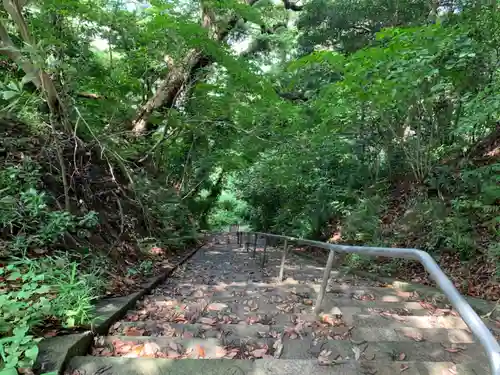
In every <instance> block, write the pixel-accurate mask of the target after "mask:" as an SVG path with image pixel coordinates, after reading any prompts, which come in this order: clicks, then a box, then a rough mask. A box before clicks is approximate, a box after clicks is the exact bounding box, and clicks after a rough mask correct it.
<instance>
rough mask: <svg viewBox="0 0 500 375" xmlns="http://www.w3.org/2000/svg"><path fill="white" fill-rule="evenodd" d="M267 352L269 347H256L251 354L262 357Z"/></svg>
mask: <svg viewBox="0 0 500 375" xmlns="http://www.w3.org/2000/svg"><path fill="white" fill-rule="evenodd" d="M266 353H267V348H261V349H255V350H253V351H252V352H251V353H250V354H251V355H252V356H253V357H255V358H262V357H263V356H264V354H266Z"/></svg>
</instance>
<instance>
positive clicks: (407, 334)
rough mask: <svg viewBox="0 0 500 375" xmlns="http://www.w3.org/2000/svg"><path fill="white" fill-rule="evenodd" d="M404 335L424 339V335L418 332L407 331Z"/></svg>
mask: <svg viewBox="0 0 500 375" xmlns="http://www.w3.org/2000/svg"><path fill="white" fill-rule="evenodd" d="M404 335H405V336H406V337H409V338H410V339H413V340H415V341H424V335H422V334H421V333H420V332H407V333H405V334H404Z"/></svg>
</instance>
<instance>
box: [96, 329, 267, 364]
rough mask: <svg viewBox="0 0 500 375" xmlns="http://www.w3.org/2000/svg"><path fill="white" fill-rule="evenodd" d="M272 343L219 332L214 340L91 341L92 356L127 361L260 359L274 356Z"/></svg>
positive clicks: (125, 338) (127, 338)
mask: <svg viewBox="0 0 500 375" xmlns="http://www.w3.org/2000/svg"><path fill="white" fill-rule="evenodd" d="M273 343H274V339H272V338H255V337H254V338H241V337H233V338H231V337H229V336H226V335H224V334H222V332H221V335H220V337H217V338H215V337H212V338H197V337H190V338H186V336H184V337H183V338H176V337H152V336H140V337H131V336H100V337H96V338H95V339H94V346H93V348H92V350H91V354H92V355H94V356H104V357H109V356H117V357H127V358H140V357H150V358H151V357H153V358H154V357H156V358H170V359H186V358H193V359H198V358H200V357H202V358H204V359H217V358H225V357H226V358H230V359H232V358H255V355H257V356H258V358H261V357H262V356H263V355H268V356H269V355H272V354H273V352H274V348H273ZM255 351H256V352H255Z"/></svg>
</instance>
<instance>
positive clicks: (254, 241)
mask: <svg viewBox="0 0 500 375" xmlns="http://www.w3.org/2000/svg"><path fill="white" fill-rule="evenodd" d="M256 253H257V233H255V238H254V240H253V258H255V254H256Z"/></svg>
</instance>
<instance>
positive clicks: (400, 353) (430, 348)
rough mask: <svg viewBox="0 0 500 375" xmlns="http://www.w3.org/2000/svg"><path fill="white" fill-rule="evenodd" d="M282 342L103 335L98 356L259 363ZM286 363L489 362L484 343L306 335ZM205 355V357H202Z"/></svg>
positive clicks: (286, 350) (286, 354)
mask: <svg viewBox="0 0 500 375" xmlns="http://www.w3.org/2000/svg"><path fill="white" fill-rule="evenodd" d="M278 337H279V335H278V336H277V337H274V338H272V337H266V338H263V337H260V338H256V337H254V338H251V337H250V338H249V337H245V338H242V337H238V336H235V335H228V336H226V335H224V334H222V332H221V334H220V335H219V336H218V337H207V338H199V337H194V335H193V336H190V337H189V338H187V336H183V337H152V336H139V337H131V336H101V337H97V338H95V344H94V347H93V349H92V352H91V353H92V355H96V356H127V357H130V358H138V357H143V356H145V357H147V356H151V355H155V354H156V357H160V358H171V359H178V358H198V357H199V356H200V355H202V356H204V358H205V359H216V358H223V357H225V356H227V355H229V356H231V354H230V353H235V354H234V356H235V357H236V358H238V359H241V358H244V359H246V358H252V357H253V356H254V355H253V353H254V350H258V352H257V353H259V352H260V354H258V358H261V357H262V356H266V357H268V356H270V355H271V356H273V355H274V353H275V350H274V347H273V344H274V343H275V341H276V340H277V339H278ZM282 340H283V341H282V342H283V350H282V352H281V355H280V356H279V357H280V358H281V359H315V358H318V356H319V355H320V352H321V351H322V350H329V351H331V352H332V354H331V357H332V359H336V360H347V359H351V360H353V359H356V358H357V359H358V360H376V361H387V362H391V361H418V362H455V363H461V362H467V361H474V360H476V361H480V360H481V361H487V357H486V355H485V353H484V350H483V349H482V347H481V346H480V345H478V344H451V343H438V342H410V341H406V342H383V341H382V342H358V343H354V342H352V341H350V340H344V341H342V340H329V339H326V338H321V337H315V338H313V337H312V336H311V335H310V334H308V333H304V335H303V336H302V338H299V337H296V338H295V339H292V338H290V336H288V335H284V336H283V338H282ZM200 353H201V354H200Z"/></svg>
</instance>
